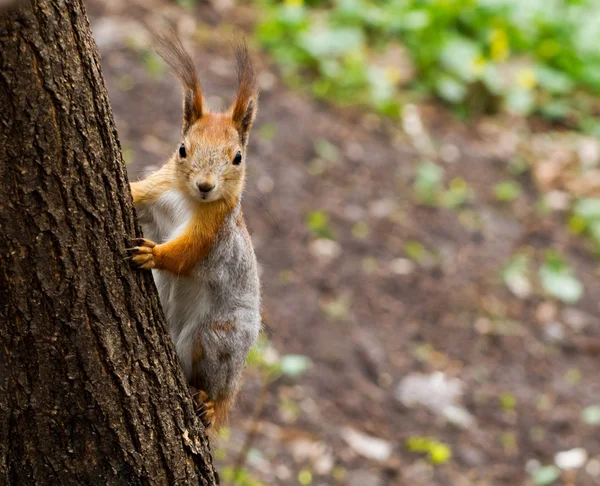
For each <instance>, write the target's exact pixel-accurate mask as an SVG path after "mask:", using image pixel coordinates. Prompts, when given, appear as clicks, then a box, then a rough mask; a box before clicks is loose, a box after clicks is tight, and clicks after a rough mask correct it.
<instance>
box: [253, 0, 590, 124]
mask: <svg viewBox="0 0 600 486" xmlns="http://www.w3.org/2000/svg"><path fill="white" fill-rule="evenodd" d="M261 4H262V7H263V14H264V15H263V20H262V21H261V22H259V24H258V27H257V33H258V38H259V40H260V42H261V44H262V45H263V46H264V47H265V48H266V49H267V50H268V51H269V52H270V53H271V54H272V55H273V57H274V58H275V60H276V61H277V62H278V63H279V65H280V66H281V69H282V72H283V74H284V75H285V76H286V78H287V79H288V81H290V82H291V83H292V84H293V85H297V86H300V85H306V81H307V80H308V81H309V85H308V86H309V88H310V90H311V91H312V92H313V94H314V95H316V96H317V97H321V98H327V99H331V100H334V101H337V102H339V103H342V104H355V103H361V104H367V105H370V106H373V107H375V108H376V109H377V110H378V111H380V112H381V113H384V114H387V115H391V116H397V115H399V113H400V110H401V105H402V98H401V95H400V88H401V85H402V84H406V83H410V84H412V87H414V88H416V90H417V91H418V92H424V93H428V94H430V95H434V96H437V97H439V98H441V99H443V100H445V101H447V102H448V103H450V104H452V105H455V106H457V107H459V108H460V109H461V111H464V110H465V109H472V110H473V109H474V110H476V111H481V110H490V109H495V108H496V107H500V106H502V107H504V108H506V109H508V110H511V111H514V112H518V113H523V114H530V113H533V112H538V113H541V114H543V115H544V116H547V117H549V118H552V119H565V118H569V119H574V118H575V119H577V120H578V121H579V122H581V123H584V121H585V120H586V119H589V116H586V114H587V113H591V112H592V110H593V106H591V105H590V99H591V96H590V95H597V94H598V93H599V92H600V51H598V49H597V46H598V45H600V28H599V27H600V20H599V19H600V2H597V1H595V0H383V1H375V0H332V1H327V2H325V1H306V2H303V1H302V0H286V1H283V2H280V1H276V0H262V2H261ZM399 53H401V54H399ZM402 56H404V57H405V59H402ZM406 57H408V59H406ZM407 65H408V66H411V65H413V66H414V69H415V71H416V73H415V74H411V73H410V72H407V71H411V70H412V68H411V67H406V66H407Z"/></svg>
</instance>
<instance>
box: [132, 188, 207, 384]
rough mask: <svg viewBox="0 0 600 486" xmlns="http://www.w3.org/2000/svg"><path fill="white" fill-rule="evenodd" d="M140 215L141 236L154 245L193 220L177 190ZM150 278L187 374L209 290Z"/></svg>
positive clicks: (195, 283) (180, 280)
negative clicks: (191, 347) (192, 345)
mask: <svg viewBox="0 0 600 486" xmlns="http://www.w3.org/2000/svg"><path fill="white" fill-rule="evenodd" d="M148 211H150V213H149V214H143V215H141V218H140V219H141V221H142V227H143V229H144V235H145V236H146V237H147V238H150V239H151V240H153V241H156V242H157V243H164V242H166V241H169V240H172V239H173V238H176V237H177V236H179V234H181V232H182V231H183V230H184V229H185V227H186V226H187V225H188V223H189V221H190V219H191V217H192V207H191V206H190V204H189V202H188V201H187V200H186V199H185V198H184V196H183V195H182V194H181V192H179V191H178V190H176V189H174V190H171V191H168V192H165V193H164V194H163V195H162V196H161V197H160V198H159V200H158V201H157V202H156V203H155V204H154V205H153V206H152V207H151V208H149V209H148ZM152 275H153V277H154V282H155V284H156V288H157V289H158V294H159V297H160V302H161V305H162V308H163V311H164V313H165V317H166V319H167V323H168V325H169V331H170V333H171V337H172V338H173V341H174V343H175V347H176V348H177V353H178V355H179V357H180V359H181V361H182V365H183V367H184V369H185V370H186V372H187V371H188V370H187V368H188V367H189V366H191V362H189V359H187V358H188V357H191V349H188V348H189V347H190V344H191V343H192V342H193V341H194V339H193V337H194V334H195V333H196V332H197V331H198V326H199V324H200V323H202V322H203V321H204V320H205V318H206V316H208V315H210V313H211V312H212V311H213V309H212V302H211V299H210V290H209V289H208V288H207V287H206V283H205V282H202V281H200V280H198V279H196V278H189V277H187V278H186V277H179V276H177V275H173V274H171V273H169V272H166V271H160V270H153V271H152Z"/></svg>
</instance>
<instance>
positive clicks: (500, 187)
mask: <svg viewBox="0 0 600 486" xmlns="http://www.w3.org/2000/svg"><path fill="white" fill-rule="evenodd" d="M520 194H521V188H520V187H519V184H517V183H516V182H512V181H507V182H499V183H498V184H496V185H495V186H494V196H495V197H496V199H497V200H498V201H500V202H512V201H514V200H515V199H517V198H518V197H519V195H520Z"/></svg>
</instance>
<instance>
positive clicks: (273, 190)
mask: <svg viewBox="0 0 600 486" xmlns="http://www.w3.org/2000/svg"><path fill="white" fill-rule="evenodd" d="M88 10H89V12H88V13H89V14H90V19H91V24H92V29H93V32H94V36H95V38H96V40H97V43H98V46H99V49H100V52H101V54H102V69H103V73H104V76H105V79H106V82H107V85H108V89H109V93H110V99H111V103H112V108H113V110H114V114H115V118H116V122H117V127H118V130H119V136H120V139H121V142H122V145H123V149H124V154H125V158H126V160H127V162H128V163H129V165H128V168H129V172H130V177H131V178H132V179H134V178H136V177H139V176H140V175H141V174H143V173H144V171H145V170H148V169H150V170H151V169H153V168H157V167H158V166H160V165H161V164H162V163H163V162H164V161H166V160H167V158H168V157H169V156H170V154H171V153H172V152H173V151H174V150H175V149H176V147H177V146H178V144H179V137H180V134H179V132H180V129H179V127H180V119H181V90H180V87H179V86H178V84H177V81H176V80H175V79H174V78H173V77H172V76H171V75H169V74H168V73H167V72H166V71H165V70H164V69H161V68H160V65H157V64H156V63H155V61H154V60H153V58H152V57H150V58H148V57H147V52H146V49H145V48H144V44H143V41H141V42H140V41H139V39H143V38H144V32H143V27H142V23H144V22H152V19H154V18H156V17H159V16H166V17H169V18H171V19H176V21H177V25H178V29H179V30H180V31H181V32H182V35H183V36H184V38H190V39H191V38H193V39H195V45H194V51H193V54H194V58H195V60H196V64H197V66H198V69H199V72H200V76H201V81H202V87H203V91H204V93H205V96H206V98H207V100H208V103H209V104H210V105H212V106H214V107H218V106H221V105H225V106H226V104H227V103H228V100H230V99H231V96H232V95H233V93H234V90H235V74H234V64H233V62H232V57H233V56H232V50H231V44H230V40H231V39H232V38H233V37H234V33H235V32H238V31H239V30H242V31H246V33H247V35H248V37H249V40H250V41H252V34H251V32H252V23H253V20H254V15H255V14H254V13H253V12H252V10H250V9H248V8H247V7H234V8H233V9H229V10H226V11H225V12H219V11H217V10H215V9H214V8H213V7H212V6H208V5H203V6H200V7H198V8H197V9H196V10H183V9H181V8H180V7H178V6H177V5H176V4H173V3H168V2H164V1H156V0H153V1H143V2H142V1H135V2H120V1H116V0H92V1H91V2H89V6H88ZM234 26H235V27H234ZM251 45H252V43H251ZM254 57H255V59H256V63H257V69H258V72H259V80H260V84H261V88H262V93H261V98H260V110H259V116H258V119H257V122H256V125H255V128H254V130H253V136H252V137H251V140H250V148H249V155H248V162H247V163H248V184H247V190H246V196H245V199H244V212H245V214H246V217H247V223H248V226H249V228H250V231H251V234H252V237H253V241H254V244H255V248H256V252H257V256H258V259H259V261H260V265H261V272H262V277H261V278H262V282H263V298H264V305H265V309H266V315H267V318H266V321H267V322H266V324H267V327H268V335H269V337H270V339H271V340H272V343H273V346H274V348H275V349H277V350H278V352H279V353H281V354H299V355H305V356H308V357H310V359H311V360H312V363H313V365H312V367H311V368H310V369H309V370H308V371H307V372H306V373H304V374H303V375H301V376H299V377H296V378H290V377H282V378H280V379H279V380H277V381H276V382H275V383H273V384H271V385H270V386H269V388H268V395H267V398H266V405H265V408H264V410H263V412H262V414H261V416H260V418H259V420H258V431H257V436H256V440H255V441H254V443H253V444H252V449H251V451H250V454H249V456H248V461H247V464H246V468H247V470H248V471H249V473H250V474H251V475H252V477H254V478H256V479H258V480H259V481H261V482H262V483H263V484H265V485H276V484H278V485H294V484H314V485H335V484H340V485H341V484H343V485H350V486H385V485H394V484H398V485H405V484H406V485H411V486H419V485H423V486H425V485H452V486H460V485H521V484H533V482H532V479H531V474H530V472H528V471H533V470H534V469H535V468H536V467H537V466H538V465H539V464H541V465H551V464H554V462H555V454H556V453H558V452H561V451H566V450H570V449H572V448H583V449H584V450H585V451H586V453H587V456H588V459H587V465H586V466H585V467H581V468H580V469H577V470H573V471H567V472H562V473H561V477H560V478H558V479H557V480H556V482H555V483H554V484H576V485H582V486H587V485H590V486H591V485H592V484H599V483H600V428H599V427H600V426H599V425H594V424H593V422H595V421H596V418H595V417H593V416H592V417H590V416H591V415H593V412H594V411H596V410H597V409H596V408H594V407H593V406H594V405H600V378H599V376H600V374H599V372H598V369H599V365H600V361H599V360H600V358H599V353H600V346H599V345H598V343H599V342H600V308H599V305H598V298H597V296H598V295H600V281H599V280H598V275H599V265H598V260H597V259H595V257H594V256H593V253H592V251H591V250H590V247H589V242H588V241H586V239H585V238H583V237H581V236H577V235H574V234H573V233H572V232H570V231H569V229H568V225H567V218H566V215H565V214H564V212H561V211H560V210H555V211H540V209H539V200H540V198H541V197H542V196H543V191H544V190H545V189H548V190H549V194H551V195H552V194H553V195H554V196H553V197H554V198H555V199H557V198H558V199H559V200H560V196H561V194H564V193H563V192H560V191H559V192H557V191H556V188H555V187H546V186H543V184H542V185H540V183H539V179H536V178H535V177H534V176H533V175H532V171H531V170H529V171H525V172H523V173H522V174H521V175H518V176H514V175H513V173H512V172H511V169H512V168H513V167H514V164H515V160H520V155H519V154H520V153H521V151H523V150H525V151H527V150H529V148H530V147H532V146H533V145H534V143H533V141H532V140H541V141H540V143H539V144H542V145H543V144H544V143H550V144H551V143H552V140H554V137H555V136H556V137H558V138H560V137H561V136H562V135H561V134H560V133H556V134H552V135H551V136H550V135H548V136H547V137H546V138H544V136H543V132H544V131H546V130H549V129H550V127H547V126H545V125H544V124H537V125H539V126H535V124H531V123H527V122H526V121H523V120H515V119H511V118H508V117H505V116H499V117H496V118H484V119H479V120H474V121H469V122H466V123H465V122H459V121H457V120H456V119H455V118H453V117H452V115H451V114H450V113H449V112H447V111H446V110H445V109H444V108H443V107H440V106H436V105H427V106H420V107H419V109H418V111H417V110H415V111H414V112H411V113H412V114H410V113H409V115H407V116H405V119H404V128H403V125H402V123H399V122H391V121H386V120H382V119H380V118H379V117H377V116H375V115H372V114H369V113H368V112H366V111H362V110H360V109H358V108H343V109H341V108H338V107H335V106H331V105H328V104H324V103H322V102H317V101H315V100H314V99H312V98H311V97H310V96H308V95H307V94H303V93H301V92H298V91H293V90H290V89H288V88H286V86H285V85H284V83H283V82H282V80H281V78H280V77H279V75H278V70H277V68H276V67H275V66H274V65H273V64H272V63H271V62H270V60H269V58H268V56H266V55H264V54H262V53H260V51H259V50H257V49H254ZM411 117H412V118H411ZM420 125H422V126H420ZM540 137H541V138H540ZM539 144H538V145H539ZM524 147H525V148H524ZM559 147H562V146H559ZM531 150H533V149H531ZM556 150H558V151H560V150H562V149H556ZM565 150H566V149H565ZM429 151H432V153H428V152H429ZM553 151H554V149H553V148H551V149H550V152H553ZM424 158H430V159H433V160H435V161H436V162H438V164H439V165H440V166H442V167H443V170H444V172H445V176H444V180H445V181H451V180H453V179H454V178H457V177H460V178H462V180H464V183H466V185H467V186H468V188H470V191H472V199H471V200H468V201H465V202H464V203H460V204H457V207H455V208H454V209H452V208H449V207H440V205H437V206H435V207H428V206H425V205H423V204H419V202H418V200H417V199H416V196H415V187H414V184H415V177H416V174H417V168H418V167H419V164H420V163H421V162H422V161H423V160H424ZM538 175H539V174H538ZM558 179H559V178H554V179H552V180H553V181H554V182H552V183H556V184H560V182H558ZM506 180H513V181H516V182H517V183H519V184H520V186H521V188H522V192H521V193H520V195H518V197H516V199H515V200H514V201H512V202H507V203H501V202H499V201H498V200H497V199H496V197H494V187H495V185H496V184H497V183H499V182H502V181H506ZM459 181H460V180H459ZM464 183H463V182H459V183H457V184H458V185H459V186H461V187H462V186H464ZM446 185H447V183H446ZM550 185H551V184H550ZM558 189H561V188H560V187H559V188H558ZM555 202H556V201H555ZM556 205H557V206H560V201H559V202H558V203H556ZM311 215H312V216H311ZM325 216H327V218H328V219H326V218H325ZM316 233H317V234H321V235H323V234H324V233H328V234H327V236H329V238H328V239H323V238H318V237H317V236H316ZM547 249H554V250H557V251H559V252H560V253H561V254H562V255H563V257H564V259H565V260H566V261H568V263H569V264H570V266H571V267H572V268H573V270H574V272H575V274H576V275H577V278H578V279H579V280H580V281H581V282H582V283H583V285H584V288H585V292H584V295H583V297H582V298H581V299H580V300H579V302H578V303H577V304H574V305H566V304H563V303H560V302H558V301H556V300H553V299H551V298H548V297H545V296H544V293H543V292H542V290H541V289H540V287H539V283H538V282H537V280H536V277H535V276H536V275H537V271H533V272H532V273H531V276H530V279H529V280H527V279H526V282H525V283H523V281H522V279H521V280H519V281H518V282H517V283H516V284H515V285H516V287H515V290H516V293H517V294H518V295H519V296H517V295H515V294H513V293H512V292H511V291H510V290H509V289H508V288H507V286H506V285H505V283H504V282H503V280H502V278H501V272H502V269H503V268H504V267H505V265H506V264H507V263H508V262H509V261H510V260H511V258H512V257H513V255H514V254H515V253H516V252H520V253H522V254H526V255H528V258H529V259H530V261H531V262H533V263H532V265H535V264H537V265H539V264H540V263H541V262H542V261H543V259H544V254H545V253H544V252H545V251H546V250H547ZM436 372H439V374H434V373H436ZM407 377H408V380H407ZM427 380H432V382H435V383H437V386H436V387H433V386H430V383H432V382H428V381H427ZM260 383H261V382H260V379H259V378H258V377H257V376H256V375H255V374H253V373H252V371H250V372H249V373H248V378H247V379H246V384H245V386H244V389H243V392H242V394H241V395H242V396H241V398H240V400H239V403H238V406H237V409H236V411H235V412H234V413H233V414H232V417H231V419H230V422H231V428H230V436H229V437H224V438H221V439H220V440H218V441H215V442H214V443H213V451H214V452H215V456H216V457H217V459H218V463H219V465H220V466H219V467H220V468H222V467H224V466H225V465H231V464H233V463H234V462H235V460H236V454H237V451H238V450H239V447H240V444H241V443H242V442H243V440H244V437H245V433H246V431H247V429H248V428H249V427H250V425H251V422H252V420H251V417H252V414H253V410H254V406H255V404H256V402H257V400H258V396H259V394H260V389H261V384H260ZM411 397H412V398H413V401H416V403H415V404H414V405H411V403H410V400H411ZM586 407H588V408H587V411H588V414H587V418H586V419H585V420H584V418H585V417H584V418H582V412H583V411H584V409H586ZM590 407H591V408H590ZM584 415H585V414H584ZM425 436H426V437H432V438H435V439H436V440H437V441H439V442H441V443H443V444H447V445H448V446H449V448H450V450H451V453H452V457H451V458H450V459H449V460H447V461H444V460H441V461H440V462H442V464H439V465H436V466H434V465H432V464H431V463H430V462H429V461H428V460H427V458H426V457H425V456H424V455H423V454H419V453H416V452H411V451H409V450H408V448H407V446H406V443H407V440H409V439H411V438H412V439H413V440H414V438H415V437H425ZM375 439H379V440H375ZM572 455H573V454H572ZM547 472H548V474H549V475H550V476H551V475H552V474H553V472H554V470H547ZM537 480H538V482H539V484H550V483H549V482H548V483H543V482H541V481H543V477H542V478H541V479H540V477H539V476H538V478H537ZM548 480H549V479H548ZM245 484H252V483H250V482H247V483H245Z"/></svg>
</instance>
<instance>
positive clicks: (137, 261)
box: [125, 238, 156, 270]
mask: <svg viewBox="0 0 600 486" xmlns="http://www.w3.org/2000/svg"><path fill="white" fill-rule="evenodd" d="M131 243H132V244H134V245H136V246H134V247H132V248H126V249H125V251H127V252H128V253H131V255H129V256H127V257H125V259H126V260H129V261H130V263H131V265H132V266H133V267H134V268H138V269H142V270H152V269H153V268H154V267H155V262H154V250H153V248H154V247H155V246H156V243H154V242H153V241H151V240H147V239H145V238H136V239H135V240H132V242H131Z"/></svg>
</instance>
